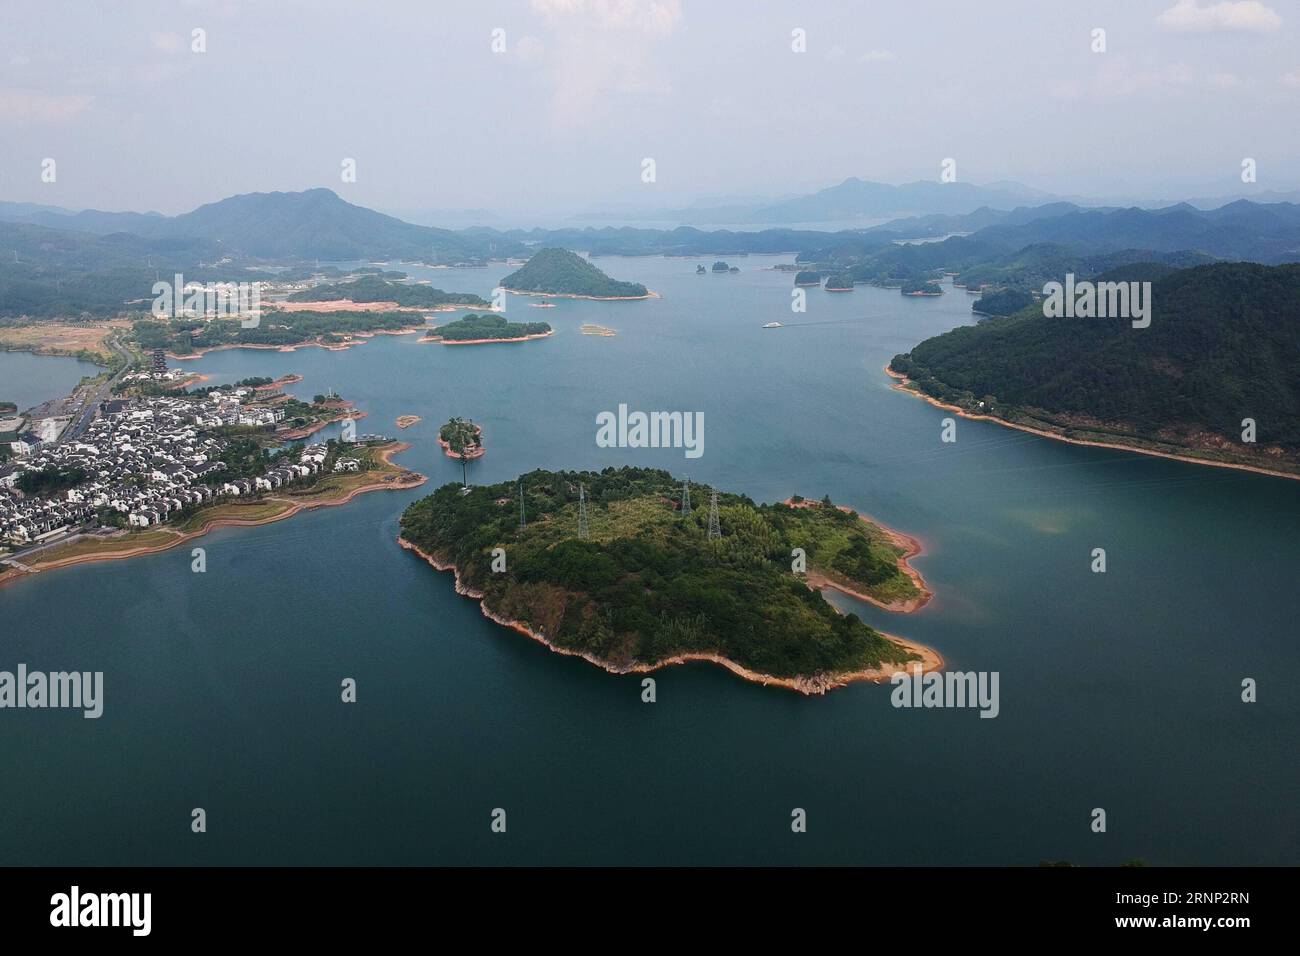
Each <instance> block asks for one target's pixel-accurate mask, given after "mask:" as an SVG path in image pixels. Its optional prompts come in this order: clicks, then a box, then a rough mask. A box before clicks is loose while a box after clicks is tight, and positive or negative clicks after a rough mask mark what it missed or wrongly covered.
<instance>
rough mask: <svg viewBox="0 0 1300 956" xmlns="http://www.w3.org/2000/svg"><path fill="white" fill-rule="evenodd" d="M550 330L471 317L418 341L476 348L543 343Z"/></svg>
mask: <svg viewBox="0 0 1300 956" xmlns="http://www.w3.org/2000/svg"><path fill="white" fill-rule="evenodd" d="M552 331H553V330H552V329H551V326H550V324H549V323H547V322H507V321H506V320H505V317H504V316H500V315H476V314H474V313H470V314H469V315H467V316H465V317H464V318H463V319H457V320H456V321H455V322H448V323H447V324H446V325H439V326H435V327H434V328H432V329H430V330H429V331H428V332H426V333H425V334H424V335H423V336H421V337H420V341H421V342H441V343H442V344H443V345H478V344H481V343H485V342H525V341H527V340H528V339H542V338H545V337H546V336H548V335H550V334H551V332H552Z"/></svg>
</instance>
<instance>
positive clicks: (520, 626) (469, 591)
mask: <svg viewBox="0 0 1300 956" xmlns="http://www.w3.org/2000/svg"><path fill="white" fill-rule="evenodd" d="M397 543H398V544H399V545H401V546H402V547H403V548H405V549H406V550H407V551H412V552H414V553H415V554H416V555H418V556H419V557H421V558H423V559H424V560H425V561H427V562H428V563H429V564H431V565H433V567H435V568H437V569H438V570H439V571H450V572H451V573H452V574H453V575H454V576H455V578H456V593H457V594H461V595H464V596H465V597H467V598H470V599H472V600H475V601H478V602H479V610H480V611H482V612H483V616H484V617H486V618H487V619H488V620H490V621H494V622H495V623H497V624H500V625H501V626H502V627H508V628H510V629H511V630H513V631H516V632H518V633H519V634H522V635H524V636H525V637H529V638H532V639H533V640H534V641H537V643H539V644H541V645H542V646H544V647H546V648H547V649H548V650H550V651H553V652H555V653H556V654H563V655H565V656H566V657H580V658H582V659H583V660H584V661H586V662H587V663H588V664H594V665H595V666H597V667H599V668H600V669H601V670H603V671H606V672H608V673H610V674H650V673H653V672H654V671H657V670H660V669H661V668H664V667H675V666H677V665H679V664H690V663H693V662H696V661H707V662H709V663H711V664H720V665H722V666H723V667H725V668H726V669H727V670H729V671H731V672H732V673H733V674H735V675H737V676H738V677H743V678H744V679H745V680H747V681H752V682H754V683H756V684H762V685H763V686H764V687H784V688H786V689H787V690H793V691H798V692H799V693H800V694H803V695H805V696H812V695H815V694H824V693H826V692H827V691H828V690H834V689H835V688H837V687H847V686H848V685H849V684H852V683H855V682H858V681H869V682H871V683H874V684H880V683H884V682H885V681H888V680H889V679H890V678H891V677H892V676H893V675H894V674H896V673H898V672H900V671H902V672H904V673H907V672H908V670H907V669H908V668H914V667H916V665H917V663H918V662H916V661H910V662H908V663H907V664H906V665H900V664H882V665H881V666H880V667H875V668H869V669H866V670H860V671H845V672H840V673H833V674H818V675H816V676H814V677H775V676H773V675H772V674H760V673H759V672H757V671H752V670H750V669H749V668H747V667H743V666H741V665H740V664H737V663H736V662H735V661H733V660H730V659H728V658H726V657H723V656H722V655H720V654H707V653H691V654H678V655H676V656H674V657H669V658H665V659H664V660H662V661H659V662H658V663H656V664H640V663H638V664H629V665H626V666H619V665H615V664H610V663H608V662H607V661H602V660H600V658H598V657H594V656H593V655H591V654H589V653H587V652H586V651H576V650H573V649H572V648H568V647H559V646H557V645H555V644H553V643H551V641H549V640H548V639H547V638H546V636H545V635H544V634H540V633H538V632H537V631H534V630H533V629H532V628H530V627H529V626H528V625H527V624H524V623H523V622H522V621H515V620H511V619H510V618H506V617H503V616H502V615H500V614H497V613H496V612H495V611H492V610H491V609H490V608H488V607H487V606H486V605H485V604H484V603H483V593H482V592H481V591H476V590H475V589H473V588H470V587H467V586H465V584H464V583H463V582H462V581H461V579H460V571H458V570H457V569H456V566H455V565H454V564H450V563H448V562H445V561H440V560H439V559H438V558H436V557H434V556H433V555H431V554H429V553H428V552H426V551H424V550H423V549H422V548H419V547H417V546H416V545H414V544H412V543H411V542H410V541H407V540H406V539H405V538H403V537H401V536H400V535H399V536H398V538H397ZM878 633H880V634H881V635H882V636H884V637H885V638H887V639H888V640H891V641H893V642H894V643H896V644H898V645H900V646H901V647H903V648H904V649H906V650H907V651H909V652H911V653H913V654H916V655H918V656H919V657H920V658H921V660H920V662H919V663H920V666H921V670H922V673H929V672H930V671H935V670H939V669H940V668H942V667H943V657H942V656H941V655H940V654H939V652H938V651H936V650H935V649H934V648H931V647H926V646H925V645H923V644H917V643H916V642H914V641H908V640H905V639H904V638H901V637H897V636H895V635H893V634H886V633H885V632H883V631H880V632H878Z"/></svg>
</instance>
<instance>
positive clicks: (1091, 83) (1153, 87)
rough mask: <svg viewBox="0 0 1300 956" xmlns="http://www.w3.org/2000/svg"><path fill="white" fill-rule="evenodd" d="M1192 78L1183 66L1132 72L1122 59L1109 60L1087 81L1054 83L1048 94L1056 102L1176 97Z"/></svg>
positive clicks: (1188, 69) (1191, 83)
mask: <svg viewBox="0 0 1300 956" xmlns="http://www.w3.org/2000/svg"><path fill="white" fill-rule="evenodd" d="M1195 82H1196V75H1195V74H1194V73H1193V72H1192V69H1191V67H1189V66H1187V65H1186V64H1183V63H1178V64H1173V65H1171V66H1161V67H1156V68H1152V69H1134V68H1132V67H1131V66H1130V65H1128V64H1127V63H1125V62H1124V61H1122V60H1110V61H1108V62H1107V63H1106V64H1105V65H1104V66H1103V67H1102V68H1101V69H1099V70H1098V71H1097V73H1096V75H1095V76H1093V77H1092V78H1090V79H1088V80H1080V79H1077V78H1076V79H1071V80H1066V81H1063V82H1060V83H1056V84H1055V85H1053V87H1052V88H1051V92H1052V95H1053V96H1055V97H1057V98H1059V99H1066V100H1077V99H1085V98H1086V99H1094V100H1111V99H1123V98H1127V97H1131V96H1140V95H1145V96H1161V95H1167V94H1171V93H1172V94H1177V93H1179V92H1181V91H1183V90H1186V89H1188V88H1189V87H1191V86H1193V85H1194V84H1195Z"/></svg>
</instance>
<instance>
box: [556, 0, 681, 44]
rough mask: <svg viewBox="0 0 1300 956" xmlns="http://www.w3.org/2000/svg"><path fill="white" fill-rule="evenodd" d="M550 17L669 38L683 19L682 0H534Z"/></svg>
mask: <svg viewBox="0 0 1300 956" xmlns="http://www.w3.org/2000/svg"><path fill="white" fill-rule="evenodd" d="M533 9H534V10H536V11H537V12H538V13H540V14H541V15H542V16H544V17H547V18H548V19H551V20H564V19H569V18H575V17H576V18H581V19H584V20H588V21H590V22H592V23H595V24H596V25H598V26H601V27H606V28H613V29H618V30H636V31H639V32H642V33H645V34H648V35H649V36H660V37H666V36H668V35H669V34H670V33H672V32H673V30H674V29H675V28H676V27H677V24H678V23H680V22H681V19H682V4H681V0H533Z"/></svg>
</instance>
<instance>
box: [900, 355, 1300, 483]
mask: <svg viewBox="0 0 1300 956" xmlns="http://www.w3.org/2000/svg"><path fill="white" fill-rule="evenodd" d="M885 374H886V375H888V376H889V377H890V378H893V379H897V380H898V381H896V382H895V383H894V384H893V385H892V386H891V387H892V388H893V389H894V391H896V392H903V393H904V394H906V395H912V396H914V397H916V398H919V399H921V400H922V401H924V402H929V403H930V404H931V405H933V406H934V407H935V408H942V409H943V410H944V411H947V412H952V413H953V414H955V415H959V416H961V417H962V418H969V419H971V420H972V421H977V422H993V423H994V424H995V425H1002V426H1003V427H1004V428H1014V429H1016V431H1022V432H1028V433H1029V434H1031V435H1039V436H1041V437H1042V438H1051V439H1053V440H1055V441H1062V442H1065V443H1067V444H1070V445H1086V446H1088V447H1090V448H1110V449H1112V450H1114V451H1131V452H1136V453H1137V454H1139V455H1149V456H1150V457H1152V458H1168V459H1170V460H1171V461H1185V462H1187V463H1188V464H1191V465H1210V466H1212V467H1214V468H1229V469H1231V470H1233V471H1250V472H1254V473H1255V474H1257V475H1268V476H1269V477H1271V478H1290V479H1291V480H1292V481H1300V474H1294V473H1292V472H1288V471H1274V470H1273V469H1271V468H1260V467H1259V466H1258V465H1245V464H1236V463H1234V462H1230V461H1214V460H1213V459H1210V458H1196V457H1193V456H1192V455H1178V454H1175V453H1173V452H1168V451H1154V450H1152V449H1149V448H1141V447H1139V446H1137V445H1126V444H1124V443H1123V442H1109V441H1089V440H1088V439H1086V438H1067V437H1066V436H1065V435H1059V434H1057V433H1056V432H1053V431H1048V430H1047V429H1045V428H1034V427H1033V426H1032V425H1021V424H1019V423H1018V422H1009V421H1007V420H1006V419H1003V418H998V417H996V416H995V415H977V414H975V413H973V412H968V411H966V409H964V408H961V407H960V406H958V405H950V404H949V403H947V402H943V401H940V400H939V399H937V398H935V397H934V396H933V395H927V394H925V392H922V391H921V390H920V389H916V388H909V387H908V386H910V385H911V384H912V380H911V379H910V378H908V377H907V376H906V375H904V374H903V373H902V372H895V371H894V370H893V369H892V368H890V367H889V366H888V365H886V366H885Z"/></svg>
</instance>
